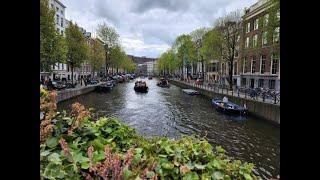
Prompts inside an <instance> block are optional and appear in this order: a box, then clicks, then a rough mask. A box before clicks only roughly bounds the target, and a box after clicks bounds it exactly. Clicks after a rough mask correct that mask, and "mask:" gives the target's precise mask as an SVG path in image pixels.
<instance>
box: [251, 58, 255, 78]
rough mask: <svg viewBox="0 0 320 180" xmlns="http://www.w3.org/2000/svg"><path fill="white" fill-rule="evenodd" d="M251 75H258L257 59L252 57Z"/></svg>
mask: <svg viewBox="0 0 320 180" xmlns="http://www.w3.org/2000/svg"><path fill="white" fill-rule="evenodd" d="M251 73H252V74H254V73H256V58H255V57H252V61H251Z"/></svg>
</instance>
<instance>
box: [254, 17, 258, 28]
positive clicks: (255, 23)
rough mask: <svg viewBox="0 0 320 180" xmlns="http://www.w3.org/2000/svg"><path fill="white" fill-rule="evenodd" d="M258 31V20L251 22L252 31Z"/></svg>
mask: <svg viewBox="0 0 320 180" xmlns="http://www.w3.org/2000/svg"><path fill="white" fill-rule="evenodd" d="M257 29H259V18H257V19H255V20H254V22H253V30H257Z"/></svg>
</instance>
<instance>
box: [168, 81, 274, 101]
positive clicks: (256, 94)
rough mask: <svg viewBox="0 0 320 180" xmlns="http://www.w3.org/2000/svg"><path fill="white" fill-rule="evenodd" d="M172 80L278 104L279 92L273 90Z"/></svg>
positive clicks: (208, 89)
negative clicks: (230, 87) (229, 87)
mask: <svg viewBox="0 0 320 180" xmlns="http://www.w3.org/2000/svg"><path fill="white" fill-rule="evenodd" d="M172 80H174V81H177V82H180V83H183V84H185V85H189V86H191V87H196V88H199V89H203V90H207V91H212V92H215V93H220V94H226V95H230V96H234V97H241V98H245V99H251V100H254V101H260V102H265V103H270V104H279V105H280V92H276V91H273V90H259V89H250V88H233V90H229V89H228V87H227V86H222V85H210V84H207V85H205V84H197V83H196V82H195V81H189V82H188V81H181V80H180V79H176V78H174V79H172Z"/></svg>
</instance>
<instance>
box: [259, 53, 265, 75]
mask: <svg viewBox="0 0 320 180" xmlns="http://www.w3.org/2000/svg"><path fill="white" fill-rule="evenodd" d="M265 69H266V55H261V59H260V74H264V72H265Z"/></svg>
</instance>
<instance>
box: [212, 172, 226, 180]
mask: <svg viewBox="0 0 320 180" xmlns="http://www.w3.org/2000/svg"><path fill="white" fill-rule="evenodd" d="M212 178H213V179H214V180H219V179H223V174H222V173H221V172H220V171H216V172H214V173H213V174H212Z"/></svg>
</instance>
